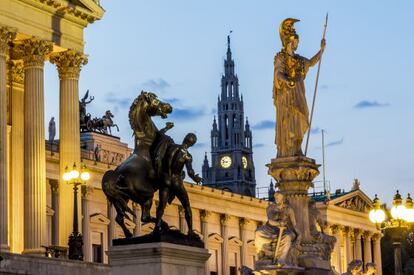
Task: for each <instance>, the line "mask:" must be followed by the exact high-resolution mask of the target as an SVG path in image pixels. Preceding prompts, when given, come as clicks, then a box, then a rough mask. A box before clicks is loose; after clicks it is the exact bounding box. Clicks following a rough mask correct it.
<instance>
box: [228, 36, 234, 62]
mask: <svg viewBox="0 0 414 275" xmlns="http://www.w3.org/2000/svg"><path fill="white" fill-rule="evenodd" d="M232 32H233V31H230V33H229V34H228V35H227V60H228V61H230V60H231V48H230V34H231V33H232Z"/></svg>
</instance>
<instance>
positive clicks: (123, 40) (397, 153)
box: [45, 0, 414, 202]
mask: <svg viewBox="0 0 414 275" xmlns="http://www.w3.org/2000/svg"><path fill="white" fill-rule="evenodd" d="M101 5H102V6H103V7H104V9H105V10H106V14H105V16H104V18H103V19H102V20H101V21H98V22H95V23H94V24H92V25H90V26H89V27H88V28H87V30H86V33H85V40H86V46H85V52H86V53H87V54H88V55H89V64H88V65H86V66H85V67H84V68H83V70H82V73H81V79H80V93H81V95H83V94H84V92H85V91H86V90H87V89H89V90H90V93H91V94H92V95H94V96H95V101H94V102H93V103H92V104H91V105H89V106H90V107H89V109H88V111H89V112H90V113H91V114H92V115H93V116H99V117H100V116H102V115H103V113H104V112H105V110H107V109H111V110H112V111H113V113H114V114H115V121H116V123H118V124H119V125H120V133H119V135H120V136H121V138H122V140H123V141H125V142H128V143H129V144H130V145H131V146H132V143H133V140H132V137H131V130H130V127H129V123H128V118H127V113H128V109H129V106H130V103H131V102H132V100H133V99H134V98H135V97H136V96H137V95H138V93H139V91H140V90H141V89H144V90H150V91H154V92H156V93H157V94H158V95H159V96H160V98H161V99H163V100H168V101H170V102H171V103H172V105H173V106H174V107H175V109H176V111H175V114H173V115H172V116H171V118H170V119H169V121H173V122H175V127H174V128H173V129H172V130H171V131H170V132H169V133H170V134H171V135H172V136H173V137H174V139H175V140H176V142H181V140H182V138H183V137H184V135H185V134H186V133H187V132H190V131H193V132H195V133H196V134H197V136H198V137H199V144H198V145H197V146H196V147H195V148H193V149H192V150H191V151H192V154H193V157H194V168H195V170H196V171H197V172H199V173H200V174H201V164H202V160H203V157H204V152H210V130H211V124H212V120H213V115H214V114H215V112H216V107H217V96H218V94H219V93H220V77H221V74H222V73H223V59H224V56H225V53H226V35H227V34H228V33H229V31H230V30H233V33H232V38H231V39H232V52H233V57H234V59H235V63H236V72H237V74H238V76H239V81H240V90H241V92H242V94H243V96H244V102H245V115H246V116H248V118H249V122H250V124H251V126H252V128H253V143H254V145H255V148H254V160H255V166H256V179H257V184H258V186H268V184H269V182H270V177H269V176H268V175H267V169H266V167H265V164H266V163H268V162H269V161H270V159H271V158H273V157H274V156H275V155H276V152H275V146H274V128H273V121H274V120H275V109H274V107H273V103H272V83H273V57H274V55H275V53H276V52H278V51H279V50H280V47H281V44H280V40H279V35H278V28H279V24H280V22H281V21H282V20H283V19H284V18H286V17H295V18H299V19H301V22H299V23H297V24H296V29H297V32H298V34H299V35H300V41H301V43H300V45H299V49H298V53H299V54H301V55H303V56H306V57H311V56H312V55H313V54H314V53H316V51H317V50H319V46H320V39H321V35H322V30H323V23H324V18H325V13H326V12H327V11H328V12H329V26H328V31H327V37H326V40H327V47H326V51H325V54H324V58H323V63H322V68H321V75H320V89H319V91H318V97H317V100H316V102H317V105H316V111H315V115H314V125H313V128H315V131H314V134H312V135H311V141H310V150H309V154H308V155H309V156H310V157H312V158H315V159H316V160H317V162H319V163H322V151H321V134H320V129H325V131H326V136H325V140H326V144H327V147H326V175H327V179H328V180H329V181H330V185H331V189H332V190H335V189H337V188H344V189H346V190H349V189H350V188H351V186H352V181H353V179H354V178H358V179H359V180H360V181H361V187H362V189H363V190H364V191H365V192H366V193H367V194H368V195H369V196H371V197H372V196H373V195H374V194H375V193H378V194H379V195H380V197H381V198H383V199H384V200H386V201H388V202H390V201H391V199H392V195H393V193H394V192H395V190H396V189H399V190H400V191H401V192H402V193H404V197H405V195H406V193H408V192H411V191H413V190H412V186H413V183H414V175H413V172H412V170H413V169H412V168H410V167H411V164H412V157H413V155H414V154H413V153H414V150H413V147H412V146H413V144H412V141H413V134H414V130H413V118H414V109H413V108H412V104H413V103H412V102H413V100H414V95H413V94H412V92H413V88H412V84H411V80H412V78H413V76H412V75H413V72H414V70H413V63H414V58H413V56H412V55H411V54H410V52H412V45H413V44H414V38H413V30H412V27H413V26H414V25H413V22H412V21H413V14H414V13H413V11H414V2H412V1H408V0H406V1H378V0H375V1H374V0H369V1H368V0H365V1H275V0H258V1H236V0H228V1H218V0H210V1H190V0H177V1H167V0H164V1H161V0H152V1H136V0H123V1H110V0H102V1H101ZM45 75H46V88H45V89H46V122H48V120H49V119H50V116H52V115H54V116H56V117H58V104H57V102H59V81H58V77H57V72H56V69H55V68H54V66H53V65H50V64H47V65H46V74H45ZM315 75H316V67H314V68H312V69H311V71H310V73H309V74H308V77H307V80H306V85H307V86H306V87H307V98H308V105H310V102H311V99H312V95H313V87H314V84H315ZM57 122H58V120H57ZM163 123H164V122H163V121H161V120H157V124H158V125H159V126H162V125H163ZM320 179H321V177H319V178H318V180H320Z"/></svg>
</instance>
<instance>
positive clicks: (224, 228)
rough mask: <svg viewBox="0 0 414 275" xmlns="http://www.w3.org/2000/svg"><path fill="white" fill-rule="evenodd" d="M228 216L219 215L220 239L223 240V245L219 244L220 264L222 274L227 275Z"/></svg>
mask: <svg viewBox="0 0 414 275" xmlns="http://www.w3.org/2000/svg"><path fill="white" fill-rule="evenodd" d="M229 218H230V217H229V216H228V215H221V216H220V224H221V237H222V238H223V243H222V244H221V262H222V268H223V269H222V274H223V275H228V274H229V263H228V257H229V236H228V228H227V223H228V221H229Z"/></svg>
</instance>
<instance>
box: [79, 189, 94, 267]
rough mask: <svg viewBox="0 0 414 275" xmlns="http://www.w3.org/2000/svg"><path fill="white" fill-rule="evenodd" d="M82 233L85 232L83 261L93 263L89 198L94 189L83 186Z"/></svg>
mask: <svg viewBox="0 0 414 275" xmlns="http://www.w3.org/2000/svg"><path fill="white" fill-rule="evenodd" d="M81 191H82V232H83V234H82V235H83V259H84V260H85V261H87V262H92V253H91V250H92V243H91V232H90V231H91V230H90V220H89V217H90V213H89V204H90V201H89V198H90V195H91V193H92V192H93V187H91V186H86V185H84V186H82V190H81Z"/></svg>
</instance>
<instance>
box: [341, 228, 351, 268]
mask: <svg viewBox="0 0 414 275" xmlns="http://www.w3.org/2000/svg"><path fill="white" fill-rule="evenodd" d="M342 234H343V235H342V236H343V238H344V240H345V253H346V255H345V257H344V259H345V261H346V263H345V265H344V266H343V267H344V269H346V267H347V266H348V264H349V263H350V262H351V261H352V259H353V254H352V242H351V232H350V228H349V227H345V228H344V229H343V231H342Z"/></svg>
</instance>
